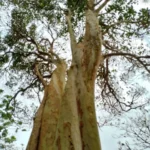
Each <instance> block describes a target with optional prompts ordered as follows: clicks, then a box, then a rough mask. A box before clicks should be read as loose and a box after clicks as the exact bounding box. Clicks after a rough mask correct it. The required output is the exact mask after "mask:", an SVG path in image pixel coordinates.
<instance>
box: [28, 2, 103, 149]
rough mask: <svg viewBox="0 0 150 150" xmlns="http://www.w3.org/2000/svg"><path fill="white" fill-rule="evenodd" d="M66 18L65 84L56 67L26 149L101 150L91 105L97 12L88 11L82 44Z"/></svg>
mask: <svg viewBox="0 0 150 150" xmlns="http://www.w3.org/2000/svg"><path fill="white" fill-rule="evenodd" d="M89 5H90V6H91V7H92V5H93V3H92V0H91V1H90V3H89ZM66 19H67V22H68V29H69V33H70V41H71V49H72V57H73V59H72V64H71V67H70V69H69V70H68V71H67V81H66V83H65V72H66V68H65V67H64V65H62V64H59V65H57V69H56V70H55V71H54V73H53V75H52V79H51V82H50V84H49V85H48V86H46V87H45V95H44V99H43V102H42V104H41V106H40V108H39V110H38V112H37V117H36V119H35V122H34V127H33V131H32V134H31V138H30V141H29V144H28V147H27V150H101V146H100V139H99V134H98V127H97V121H96V114H95V105H94V86H95V78H96V72H97V69H98V66H99V64H100V63H102V56H101V45H102V41H101V31H100V27H99V24H98V20H97V16H96V13H95V12H94V11H92V10H91V9H87V11H86V32H85V36H84V41H83V42H82V43H80V44H77V43H76V40H75V36H74V32H73V29H72V25H71V21H70V14H69V12H68V14H66ZM35 143H36V144H35Z"/></svg>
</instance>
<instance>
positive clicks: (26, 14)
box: [0, 0, 150, 150]
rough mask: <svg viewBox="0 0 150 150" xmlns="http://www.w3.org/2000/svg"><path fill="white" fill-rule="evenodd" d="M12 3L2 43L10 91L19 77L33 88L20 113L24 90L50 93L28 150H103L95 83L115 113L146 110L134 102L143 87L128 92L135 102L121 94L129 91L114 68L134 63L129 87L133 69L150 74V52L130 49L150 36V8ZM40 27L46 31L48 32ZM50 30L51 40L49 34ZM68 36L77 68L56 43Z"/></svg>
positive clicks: (105, 1) (119, 1)
mask: <svg viewBox="0 0 150 150" xmlns="http://www.w3.org/2000/svg"><path fill="white" fill-rule="evenodd" d="M5 3H6V1H5ZM8 3H9V4H11V6H12V7H13V10H12V11H11V20H10V22H9V25H10V30H9V32H8V33H7V34H6V35H5V36H2V39H1V56H0V60H1V67H2V69H3V70H4V69H5V70H8V71H9V72H11V76H12V78H11V79H12V80H11V81H12V82H9V83H8V85H9V86H10V85H12V86H13V85H14V84H15V78H18V76H17V77H16V76H15V73H16V72H17V73H18V72H19V75H20V78H21V79H22V84H21V86H26V87H25V88H23V87H20V88H19V90H18V92H17V93H16V94H15V96H14V97H12V98H11V100H10V103H11V105H12V106H13V107H14V108H15V107H16V106H17V101H16V96H17V95H18V93H24V92H26V91H27V90H28V89H32V88H34V87H35V88H37V89H39V91H44V97H43V100H42V102H41V104H40V107H39V109H38V111H37V113H36V115H35V119H34V126H33V131H32V134H31V136H30V140H29V143H28V146H27V150H37V149H39V150H47V149H50V150H51V149H54V150H55V149H63V150H66V149H68V150H70V149H75V150H81V149H86V150H92V149H94V150H100V149H101V146H100V139H99V134H98V129H97V121H96V114H95V106H94V99H95V96H94V92H95V80H96V79H97V80H96V82H97V83H98V84H99V86H100V90H101V99H102V102H103V106H104V108H105V109H107V110H108V111H111V112H113V113H118V112H119V113H121V112H122V111H129V110H131V109H135V108H137V107H139V105H136V104H134V102H135V101H136V98H137V97H136V96H135V95H137V93H138V92H139V91H140V89H138V90H137V89H136V88H133V87H134V86H131V85H129V88H128V91H127V92H129V93H131V95H132V96H133V98H132V99H131V100H128V101H127V100H125V98H124V96H122V95H121V94H120V93H121V92H122V91H123V90H124V89H121V88H120V87H119V86H118V85H117V83H118V82H117V80H118V79H117V78H115V76H116V73H117V70H116V68H115V65H118V61H121V60H122V61H124V62H125V63H129V65H127V66H124V68H125V69H126V72H124V71H123V74H122V75H121V80H119V81H120V82H122V81H123V82H122V84H123V83H125V84H126V82H127V79H128V76H129V77H130V72H135V73H136V71H137V70H138V72H141V73H145V74H146V75H147V74H149V73H150V70H149V58H150V56H149V55H147V53H148V49H146V50H145V47H144V46H143V45H141V44H140V45H139V46H138V47H136V45H135V47H133V45H132V44H131V42H132V41H133V39H132V38H134V39H141V38H143V36H144V35H145V36H146V35H147V34H149V24H150V20H149V18H150V17H149V15H150V14H149V10H148V9H141V10H140V11H139V12H137V11H136V10H135V9H134V4H135V3H136V1H134V0H130V1H124V0H114V1H110V0H99V1H96V0H88V1H86V0H83V1H74V0H69V1H61V0H57V1H50V0H49V1H48V0H38V1H32V0H29V1H25V0H22V1H19V0H8ZM115 14H116V15H115ZM64 16H65V17H64ZM82 25H83V28H82ZM40 28H42V29H43V28H44V30H43V32H42V30H39V29H40ZM45 32H46V33H49V36H48V37H46V36H44V34H42V33H45ZM67 32H68V33H69V38H70V47H71V48H70V49H71V57H72V58H71V63H67V61H65V60H64V59H63V58H62V57H61V56H60V55H59V50H60V49H61V50H62V51H61V52H63V45H61V46H62V47H59V46H58V44H57V43H59V44H61V42H60V41H59V38H62V39H66V38H67V35H66V33H67ZM56 44H57V45H56ZM102 46H103V47H102ZM134 48H137V50H135V49H134ZM64 51H65V50H64ZM8 62H9V63H8ZM6 63H7V64H8V65H7V67H6V66H5V65H4V64H6ZM125 77H126V78H125ZM17 82H18V81H17ZM10 83H11V84H10ZM141 105H143V104H141ZM141 105H140V106H141Z"/></svg>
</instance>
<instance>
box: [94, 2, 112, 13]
mask: <svg viewBox="0 0 150 150" xmlns="http://www.w3.org/2000/svg"><path fill="white" fill-rule="evenodd" d="M109 1H110V0H105V1H104V2H103V3H102V4H101V5H100V6H99V7H98V8H97V9H96V12H97V13H99V12H100V10H102V9H103V7H105V6H106V5H107V3H108V2H109Z"/></svg>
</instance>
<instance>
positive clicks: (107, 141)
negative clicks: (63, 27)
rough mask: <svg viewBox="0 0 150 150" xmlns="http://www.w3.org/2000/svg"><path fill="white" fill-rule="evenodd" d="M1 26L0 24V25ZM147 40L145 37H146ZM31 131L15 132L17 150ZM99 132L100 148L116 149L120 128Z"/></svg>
mask: <svg viewBox="0 0 150 150" xmlns="http://www.w3.org/2000/svg"><path fill="white" fill-rule="evenodd" d="M149 4H150V2H149V3H143V2H142V0H141V2H140V3H139V4H138V5H137V6H135V7H136V9H140V8H147V7H148V8H150V5H149ZM1 14H2V11H0V16H1ZM3 18H4V15H3ZM0 28H1V26H0ZM146 40H147V39H146ZM142 82H143V81H141V80H139V83H140V84H141V83H142ZM142 84H143V86H144V87H147V88H149V87H150V83H147V82H143V83H142ZM100 113H101V112H100V111H99V110H98V109H97V118H99V116H101V114H100ZM98 121H99V120H98ZM11 132H12V133H13V132H14V129H13V128H12V129H11ZM30 133H31V128H30V129H28V130H27V131H26V132H20V131H19V132H18V133H16V138H17V141H16V142H15V143H14V144H15V145H17V146H18V147H19V150H22V146H20V145H22V144H23V145H24V146H23V147H24V149H25V147H26V145H27V142H28V139H29V136H30ZM99 133H100V137H101V143H102V150H118V140H119V139H118V138H116V137H117V135H119V134H120V133H122V131H121V130H119V129H118V128H115V127H110V126H104V127H102V128H99Z"/></svg>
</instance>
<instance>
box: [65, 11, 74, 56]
mask: <svg viewBox="0 0 150 150" xmlns="http://www.w3.org/2000/svg"><path fill="white" fill-rule="evenodd" d="M64 13H65V15H66V21H67V23H68V30H69V34H70V40H71V50H72V53H74V52H75V50H76V47H77V42H76V38H75V35H74V31H73V28H72V23H71V12H70V10H66V11H65V12H64Z"/></svg>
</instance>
